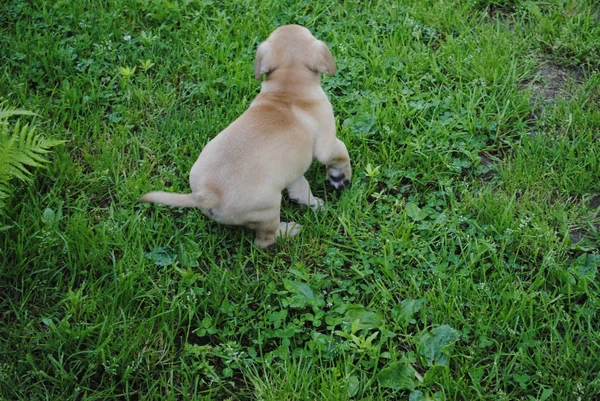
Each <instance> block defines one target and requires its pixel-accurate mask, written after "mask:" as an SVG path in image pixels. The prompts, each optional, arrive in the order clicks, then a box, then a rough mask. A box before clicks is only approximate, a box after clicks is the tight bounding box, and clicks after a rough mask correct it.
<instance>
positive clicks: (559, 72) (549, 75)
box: [521, 60, 582, 107]
mask: <svg viewBox="0 0 600 401" xmlns="http://www.w3.org/2000/svg"><path fill="white" fill-rule="evenodd" d="M581 81H582V74H581V72H580V71H577V70H575V69H573V68H566V67H561V66H559V65H556V64H554V63H552V62H550V61H544V60H540V62H539V65H538V68H537V71H536V73H535V76H534V78H533V79H531V80H528V81H525V82H523V83H522V84H521V89H525V88H527V87H529V88H530V89H531V102H532V103H533V104H534V105H535V106H537V107H540V106H545V105H548V104H551V103H555V102H556V99H558V98H563V99H570V98H571V96H572V93H571V92H569V89H568V84H569V82H581Z"/></svg>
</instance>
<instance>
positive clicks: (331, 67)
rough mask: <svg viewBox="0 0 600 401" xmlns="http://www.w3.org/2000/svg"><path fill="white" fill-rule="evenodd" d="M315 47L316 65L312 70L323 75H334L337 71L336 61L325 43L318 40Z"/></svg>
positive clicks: (314, 64)
mask: <svg viewBox="0 0 600 401" xmlns="http://www.w3.org/2000/svg"><path fill="white" fill-rule="evenodd" d="M314 47H315V49H314V63H313V66H312V68H311V69H312V70H313V71H315V72H319V73H321V74H327V75H329V76H331V75H334V74H335V71H336V66H335V60H334V59H333V56H332V55H331V52H330V51H329V48H328V47H327V45H326V44H325V42H323V41H322V40H317V41H316V42H315V44H314Z"/></svg>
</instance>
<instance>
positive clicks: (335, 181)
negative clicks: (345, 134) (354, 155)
mask: <svg viewBox="0 0 600 401" xmlns="http://www.w3.org/2000/svg"><path fill="white" fill-rule="evenodd" d="M327 145H328V146H325V147H324V148H323V149H319V152H318V153H317V155H316V158H317V160H318V161H319V162H321V163H323V164H324V165H326V166H327V179H328V180H329V182H330V183H331V185H333V187H334V188H335V189H342V188H344V187H345V186H346V185H348V184H349V183H350V180H351V179H352V166H351V165H350V155H348V149H346V145H344V142H342V141H340V140H339V139H337V138H335V139H334V140H332V141H331V142H329V143H328V144H327Z"/></svg>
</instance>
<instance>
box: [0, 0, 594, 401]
mask: <svg viewBox="0 0 600 401" xmlns="http://www.w3.org/2000/svg"><path fill="white" fill-rule="evenodd" d="M287 23H297V24H301V25H304V26H306V27H308V28H309V29H311V31H312V32H313V33H314V34H315V36H317V37H318V38H319V39H322V40H324V41H325V42H326V43H327V44H328V45H329V47H330V48H331V51H332V53H333V55H334V57H335V59H336V61H337V66H338V73H337V74H336V75H335V76H333V77H323V79H322V82H323V87H324V89H325V91H326V93H327V94H328V95H329V96H330V99H331V102H332V104H333V108H334V111H335V114H336V119H337V124H338V137H339V138H340V139H342V140H343V141H344V142H345V143H346V145H347V147H348V150H349V152H350V157H351V159H352V162H353V168H354V177H353V182H352V185H351V186H350V187H348V188H346V189H345V190H344V191H342V192H338V191H335V190H334V189H333V188H332V187H331V186H330V185H329V184H328V183H326V182H325V168H324V167H323V166H321V165H318V164H317V163H315V164H314V165H313V166H312V168H311V169H310V170H309V172H308V173H307V178H308V180H309V182H311V184H312V187H313V192H314V194H315V195H316V196H318V197H320V198H322V199H324V200H325V202H326V208H325V210H323V211H314V210H311V209H306V208H301V207H298V206H296V205H295V204H293V203H292V202H289V201H288V200H287V199H285V197H284V202H283V206H282V218H283V219H284V220H288V221H289V220H295V221H297V222H299V223H300V224H302V225H303V231H302V232H301V233H300V234H299V235H298V236H297V237H296V238H293V239H290V240H285V241H281V242H280V243H278V244H277V246H275V247H272V248H269V249H267V250H260V249H258V248H256V247H255V246H254V245H253V244H252V241H253V233H252V232H251V231H249V230H246V229H242V228H233V227H226V226H221V225H218V224H216V223H213V222H211V221H209V220H208V219H207V218H205V217H204V216H203V215H202V214H201V213H200V212H199V211H197V210H194V209H180V208H168V207H161V206H158V205H151V204H143V203H140V201H139V198H140V196H141V195H143V194H144V193H146V192H148V191H150V190H169V191H178V192H187V191H188V189H189V187H188V172H189V170H190V168H191V166H192V164H193V163H194V161H195V159H196V157H197V155H198V154H199V152H200V150H201V149H202V147H203V146H204V145H205V144H206V143H207V142H208V141H209V140H210V139H211V138H213V137H214V136H215V135H216V134H217V133H218V132H220V131H221V130H222V129H223V128H225V127H226V126H227V125H228V124H229V123H230V122H232V121H233V120H234V119H235V118H236V117H237V116H239V115H240V114H241V113H242V112H243V111H244V110H245V109H246V108H247V107H248V105H249V104H250V102H251V101H252V99H253V98H254V96H255V95H256V94H257V93H258V90H259V82H258V81H256V80H255V79H254V76H253V61H254V55H255V51H256V47H257V45H258V44H259V43H260V42H261V41H262V40H264V39H265V38H266V37H267V36H268V35H269V33H270V32H271V31H273V30H274V29H275V27H277V26H279V25H282V24H287ZM599 70H600V8H599V7H598V5H597V3H596V2H595V1H594V0H578V1H575V0H546V1H524V0H461V1H456V2H455V1H450V0H425V1H417V0H414V1H407V0H406V1H397V2H393V1H392V2H384V1H382V2H377V1H374V2H370V1H357V0H346V1H339V2H325V1H324V2H314V1H312V2H311V1H305V0H301V1H274V0H264V1H261V2H252V1H249V0H236V1H231V2H225V1H223V2H219V1H211V0H172V1H170V2H169V1H166V0H115V1H110V2H107V1H94V0H86V1H66V0H59V1H44V0H32V1H22V0H3V1H2V3H1V4H0V98H1V99H0V100H3V101H4V102H5V103H4V107H12V108H20V109H25V110H30V111H32V112H35V113H36V114H37V116H20V117H12V118H10V119H9V120H8V122H9V123H10V124H13V125H14V124H16V121H17V118H18V119H19V120H20V121H21V124H23V123H29V124H30V125H31V126H35V127H36V131H37V132H38V133H41V134H42V135H44V136H45V137H46V138H51V139H53V140H63V141H66V142H65V143H64V144H61V145H57V146H55V147H53V150H52V153H50V154H48V155H47V157H48V159H49V163H47V164H46V167H45V168H37V169H35V170H32V169H30V171H31V172H33V176H32V178H31V179H30V180H29V181H27V182H22V181H19V180H12V181H11V182H10V189H11V190H10V194H9V196H8V197H7V198H5V199H4V204H3V205H2V206H1V208H0V399H2V400H105V399H119V400H253V399H255V400H274V401H276V400H277V401H281V400H391V399H398V400H410V401H424V400H435V401H441V400H490V401H491V400H528V401H529V400H531V401H533V400H540V401H544V400H594V399H598V398H596V397H599V394H600V337H599V334H598V332H599V331H600V285H599V283H598V280H599V279H600V272H599V271H598V269H599V267H600V253H599V251H598V248H599V244H600V210H599V208H600V73H599ZM0 162H1V161H0Z"/></svg>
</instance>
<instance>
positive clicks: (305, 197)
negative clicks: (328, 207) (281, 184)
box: [287, 176, 323, 209]
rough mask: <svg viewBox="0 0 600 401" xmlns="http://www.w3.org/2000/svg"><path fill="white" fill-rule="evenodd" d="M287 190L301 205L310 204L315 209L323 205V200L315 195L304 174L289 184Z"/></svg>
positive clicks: (291, 197) (292, 198)
mask: <svg viewBox="0 0 600 401" xmlns="http://www.w3.org/2000/svg"><path fill="white" fill-rule="evenodd" d="M287 191H288V194H289V196H290V199H291V200H293V201H295V202H298V203H299V204H301V205H306V206H310V207H312V208H313V209H321V208H322V207H323V201H322V200H321V199H319V198H317V197H315V196H313V194H312V192H311V191H310V184H309V183H308V181H307V180H306V178H304V176H301V177H300V178H298V179H297V180H296V181H294V182H293V183H292V184H291V185H290V186H288V187H287Z"/></svg>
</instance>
